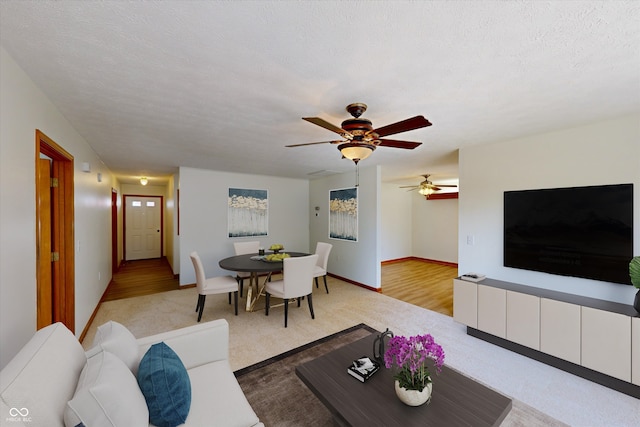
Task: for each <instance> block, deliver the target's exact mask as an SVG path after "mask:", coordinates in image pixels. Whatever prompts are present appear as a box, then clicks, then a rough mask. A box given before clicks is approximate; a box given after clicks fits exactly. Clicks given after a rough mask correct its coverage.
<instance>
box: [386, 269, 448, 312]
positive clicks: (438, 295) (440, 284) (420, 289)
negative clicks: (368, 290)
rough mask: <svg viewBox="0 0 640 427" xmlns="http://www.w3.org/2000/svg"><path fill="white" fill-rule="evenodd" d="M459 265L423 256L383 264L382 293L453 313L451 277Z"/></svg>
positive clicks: (438, 310) (434, 309)
mask: <svg viewBox="0 0 640 427" xmlns="http://www.w3.org/2000/svg"><path fill="white" fill-rule="evenodd" d="M457 276H458V268H457V267H452V266H449V265H443V264H439V263H435V262H427V261H423V260H415V259H410V260H403V261H399V262H392V263H384V264H383V265H382V279H381V281H382V293H383V294H385V295H387V296H390V297H392V298H395V299H399V300H401V301H404V302H408V303H410V304H413V305H417V306H419V307H423V308H427V309H429V310H432V311H436V312H438V313H442V314H446V315H447V316H453V279H454V278H456V277H457Z"/></svg>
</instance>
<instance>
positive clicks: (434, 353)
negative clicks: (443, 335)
mask: <svg viewBox="0 0 640 427" xmlns="http://www.w3.org/2000/svg"><path fill="white" fill-rule="evenodd" d="M427 359H431V360H433V364H434V365H435V368H436V373H438V374H439V373H440V371H441V370H442V365H443V364H444V350H442V347H441V346H440V344H438V343H436V342H435V340H434V339H433V337H432V336H431V335H430V334H426V335H416V336H413V337H409V338H407V337H403V336H394V337H393V338H391V339H390V340H389V344H388V348H387V350H386V351H385V353H384V364H385V366H386V367H387V368H392V367H394V366H395V367H397V368H399V369H398V371H397V373H396V375H395V376H394V378H395V379H396V380H398V382H399V383H400V387H404V388H406V389H407V390H418V391H421V390H422V389H424V388H425V387H426V386H427V384H429V383H430V382H431V377H430V375H431V374H430V372H429V368H428V367H427V365H426V362H427Z"/></svg>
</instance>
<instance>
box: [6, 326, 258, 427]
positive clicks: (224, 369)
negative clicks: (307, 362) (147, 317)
mask: <svg viewBox="0 0 640 427" xmlns="http://www.w3.org/2000/svg"><path fill="white" fill-rule="evenodd" d="M101 329H102V330H101ZM105 331H106V332H107V333H108V332H110V331H113V332H114V333H113V334H112V336H111V337H110V338H109V337H105ZM127 334H130V332H128V331H127V330H126V328H124V327H123V326H122V325H119V324H116V323H115V322H109V323H108V324H105V325H102V326H101V327H100V328H99V333H97V334H96V340H94V347H92V349H90V350H88V351H87V352H86V353H85V351H84V349H83V348H82V346H81V345H80V343H79V342H78V340H77V339H76V338H75V336H74V335H73V334H72V333H71V332H70V331H69V329H67V328H66V327H65V326H64V325H63V324H61V323H56V324H53V325H50V326H48V327H46V328H43V329H41V330H39V331H38V332H36V334H35V335H34V336H33V338H32V339H31V340H30V341H29V342H28V343H27V344H26V345H25V346H24V347H23V348H22V349H21V350H20V352H19V353H18V354H17V355H16V356H15V357H14V358H13V359H12V360H11V361H10V362H9V363H8V364H7V365H6V366H5V368H4V369H2V371H1V372H0V395H1V404H0V424H2V425H7V426H12V427H17V426H25V427H40V426H42V427H45V426H46V427H58V426H60V427H62V426H65V422H66V423H67V424H68V423H69V422H73V421H70V420H73V419H74V418H73V417H74V416H76V415H77V414H76V413H74V411H73V410H75V408H73V407H71V406H73V405H71V403H72V402H74V401H75V402H76V406H82V405H86V404H87V401H86V400H87V399H91V400H97V402H91V404H93V405H95V407H96V408H98V410H99V411H101V413H100V414H98V415H97V416H95V417H93V414H92V417H93V418H92V419H93V420H94V421H91V422H86V421H85V420H86V419H87V418H83V420H82V421H83V422H84V424H83V423H78V424H75V423H74V424H72V425H79V426H83V425H86V427H94V426H93V425H100V426H102V425H108V426H118V427H120V426H122V427H125V426H126V427H134V425H141V424H144V426H145V427H147V426H148V425H151V424H149V418H148V417H149V415H148V412H145V411H147V405H146V403H144V396H143V400H142V402H143V403H144V405H142V406H143V407H141V406H140V396H141V392H140V388H138V389H137V391H136V390H135V387H133V386H132V385H131V384H132V383H131V381H132V380H133V381H135V372H132V373H131V375H129V374H128V372H130V371H129V370H127V369H124V368H122V366H125V365H126V367H128V368H129V369H130V370H131V371H135V370H137V365H138V363H139V361H140V359H141V358H142V357H143V355H144V354H145V353H146V352H147V350H148V349H149V348H150V347H151V346H152V345H153V344H156V343H160V342H164V343H165V344H167V345H168V346H169V347H170V348H171V349H173V350H174V351H175V353H176V354H177V355H178V356H179V358H180V360H181V361H182V363H183V364H184V367H185V368H186V370H187V373H188V378H189V381H190V387H191V403H190V408H189V413H188V416H187V418H186V422H185V423H184V424H182V425H184V426H189V427H191V426H197V427H208V426H263V424H262V423H260V421H259V420H258V417H257V416H256V414H255V412H254V411H253V409H252V408H251V406H250V405H249V402H248V401H247V399H246V398H245V396H244V393H243V392H242V389H241V388H240V386H239V384H238V382H237V381H236V378H235V376H234V375H233V372H232V371H231V367H230V365H229V361H228V353H229V325H228V323H227V322H226V320H224V319H220V320H215V321H212V322H207V323H202V324H198V325H194V326H190V327H186V328H183V329H178V330H174V331H170V332H166V333H161V334H158V335H153V336H149V337H146V338H141V339H137V340H136V339H135V338H133V335H129V337H128V336H127ZM98 335H101V339H102V340H101V339H99V337H98ZM114 335H115V336H114ZM114 340H115V341H114ZM127 340H134V342H135V344H136V349H137V354H136V353H135V351H134V352H131V351H130V350H131V347H130V346H129V347H128V349H129V350H127V345H129V344H127V343H126V341H127ZM116 341H117V343H116V344H115V345H114V342H116ZM123 343H124V345H122V344H123ZM110 350H113V352H112V351H110ZM127 351H129V353H130V354H129V355H127ZM114 354H115V355H116V356H117V357H114V356H113V355H114ZM96 355H98V356H97V357H96ZM97 359H104V360H107V359H109V360H111V361H112V364H113V365H118V369H120V370H119V371H118V372H119V373H117V374H116V373H113V372H112V371H110V370H107V369H106V368H105V369H103V370H102V371H101V373H100V374H99V375H96V376H95V377H96V378H99V379H101V381H102V384H98V385H93V386H92V387H93V388H92V389H91V390H90V391H89V392H88V393H87V394H86V395H85V397H83V398H80V397H79V396H78V394H79V393H80V392H81V390H80V388H81V384H82V383H83V382H85V383H86V382H87V377H88V376H90V373H85V371H87V370H89V371H90V369H89V362H90V361H92V360H97ZM116 359H117V360H116ZM127 359H129V360H127ZM123 362H124V363H123ZM132 367H133V368H132ZM100 369H102V368H100ZM81 374H82V377H81ZM123 384H124V385H123ZM137 385H138V384H137V382H135V386H137ZM77 388H78V390H77ZM82 399H84V400H82ZM70 401H72V402H70ZM72 409H73V410H72ZM103 412H104V413H103ZM70 415H71V416H70ZM145 417H146V420H145ZM140 420H143V421H140ZM5 422H6V424H5ZM76 422H77V421H76ZM91 424H93V425H91Z"/></svg>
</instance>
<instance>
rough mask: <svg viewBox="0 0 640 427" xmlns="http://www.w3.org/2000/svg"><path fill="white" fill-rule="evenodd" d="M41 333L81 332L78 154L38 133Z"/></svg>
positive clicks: (38, 309) (37, 205) (38, 326)
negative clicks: (55, 328)
mask: <svg viewBox="0 0 640 427" xmlns="http://www.w3.org/2000/svg"><path fill="white" fill-rule="evenodd" d="M35 151H36V159H35V160H36V168H35V170H36V266H37V267H36V268H37V274H36V300H37V302H36V306H37V307H36V311H37V320H36V326H37V329H41V328H43V327H45V326H47V325H50V324H52V323H55V322H62V323H63V324H64V325H66V327H67V328H69V330H70V331H71V332H74V331H75V258H74V243H73V242H74V233H73V223H74V198H73V192H74V186H73V173H74V172H73V170H74V168H73V156H72V155H71V154H69V153H68V152H67V151H65V150H64V149H63V148H62V147H61V146H59V145H58V144H57V143H56V142H55V141H53V140H52V139H50V138H49V137H47V136H46V135H45V134H44V133H42V132H41V131H40V130H38V129H36V150H35Z"/></svg>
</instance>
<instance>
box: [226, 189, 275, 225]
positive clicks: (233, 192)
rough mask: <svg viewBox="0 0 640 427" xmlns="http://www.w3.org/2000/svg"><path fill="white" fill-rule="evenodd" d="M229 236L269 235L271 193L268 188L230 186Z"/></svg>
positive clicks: (228, 203)
mask: <svg viewBox="0 0 640 427" xmlns="http://www.w3.org/2000/svg"><path fill="white" fill-rule="evenodd" d="M227 205H228V230H229V237H253V236H267V235H268V232H269V193H268V192H267V190H249V189H243V188H229V198H228V200H227Z"/></svg>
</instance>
